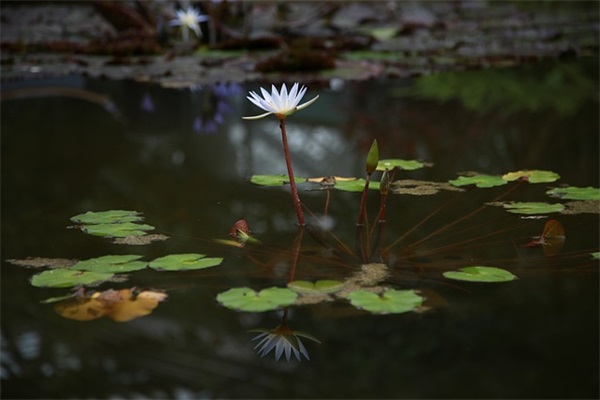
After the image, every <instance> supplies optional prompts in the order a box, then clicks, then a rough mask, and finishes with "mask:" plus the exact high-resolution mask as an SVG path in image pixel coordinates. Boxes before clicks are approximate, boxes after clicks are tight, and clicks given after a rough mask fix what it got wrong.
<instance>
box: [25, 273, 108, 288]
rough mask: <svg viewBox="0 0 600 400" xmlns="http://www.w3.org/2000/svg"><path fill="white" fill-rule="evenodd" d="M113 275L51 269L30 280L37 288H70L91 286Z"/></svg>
mask: <svg viewBox="0 0 600 400" xmlns="http://www.w3.org/2000/svg"><path fill="white" fill-rule="evenodd" d="M112 277H113V274H109V273H103V272H89V271H76V270H71V269H51V270H48V271H44V272H42V273H40V274H37V275H34V276H33V277H32V278H31V284H32V285H33V286H37V287H54V288H63V287H72V286H77V285H91V284H95V283H100V282H103V281H107V280H109V279H110V278H112Z"/></svg>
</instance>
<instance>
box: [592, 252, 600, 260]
mask: <svg viewBox="0 0 600 400" xmlns="http://www.w3.org/2000/svg"><path fill="white" fill-rule="evenodd" d="M590 254H591V256H592V258H595V259H596V260H598V259H600V251H596V252H593V253H590Z"/></svg>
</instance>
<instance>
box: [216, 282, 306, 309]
mask: <svg viewBox="0 0 600 400" xmlns="http://www.w3.org/2000/svg"><path fill="white" fill-rule="evenodd" d="M297 297H298V294H297V293H296V292H294V291H293V290H290V289H287V288H278V287H271V288H268V289H263V290H261V291H260V292H256V291H254V290H252V289H250V288H247V287H241V288H233V289H229V290H227V291H225V292H223V293H219V294H218V295H217V301H218V302H219V303H221V304H222V305H223V306H225V307H227V308H231V309H234V310H239V311H248V312H262V311H270V310H275V309H277V308H279V307H283V306H289V305H290V304H292V303H294V301H296V298H297Z"/></svg>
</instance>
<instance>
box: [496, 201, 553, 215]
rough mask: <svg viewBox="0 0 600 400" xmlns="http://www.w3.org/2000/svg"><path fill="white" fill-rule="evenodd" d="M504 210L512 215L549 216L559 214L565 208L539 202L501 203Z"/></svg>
mask: <svg viewBox="0 0 600 400" xmlns="http://www.w3.org/2000/svg"><path fill="white" fill-rule="evenodd" d="M502 206H503V207H504V209H505V210H506V211H508V212H510V213H513V214H549V213H554V212H561V211H562V210H564V209H565V206H564V205H562V204H560V203H555V204H550V203H541V202H516V203H502Z"/></svg>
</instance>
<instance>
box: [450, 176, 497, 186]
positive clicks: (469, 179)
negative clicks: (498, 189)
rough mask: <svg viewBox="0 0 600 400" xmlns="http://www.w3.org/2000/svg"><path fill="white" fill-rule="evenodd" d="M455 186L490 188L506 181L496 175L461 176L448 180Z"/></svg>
mask: <svg viewBox="0 0 600 400" xmlns="http://www.w3.org/2000/svg"><path fill="white" fill-rule="evenodd" d="M448 183H450V184H451V185H453V186H467V185H475V186H477V187H478V188H490V187H494V186H502V185H506V183H507V182H506V181H505V180H504V179H502V178H501V177H499V176H496V175H484V174H481V175H473V176H459V177H458V178H456V179H454V180H451V181H448Z"/></svg>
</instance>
